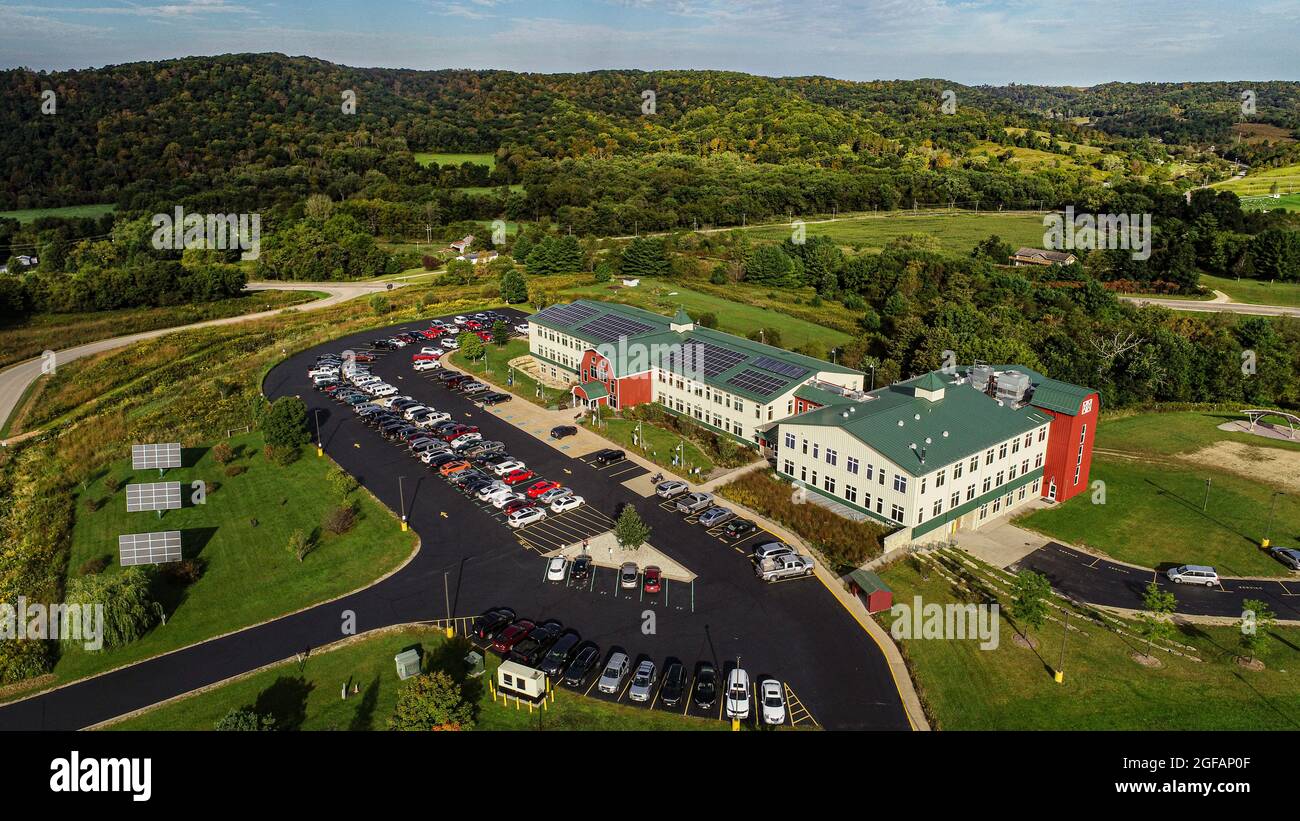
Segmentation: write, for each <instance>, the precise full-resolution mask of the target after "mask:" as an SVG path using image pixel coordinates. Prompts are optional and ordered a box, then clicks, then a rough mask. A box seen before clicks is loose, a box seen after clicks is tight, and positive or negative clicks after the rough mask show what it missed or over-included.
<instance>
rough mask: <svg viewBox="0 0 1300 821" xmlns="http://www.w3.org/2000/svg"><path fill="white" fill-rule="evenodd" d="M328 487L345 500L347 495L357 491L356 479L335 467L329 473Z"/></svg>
mask: <svg viewBox="0 0 1300 821" xmlns="http://www.w3.org/2000/svg"><path fill="white" fill-rule="evenodd" d="M329 483H330V487H332V488H334V492H335V493H337V494H338V495H339V496H340V497H343V498H347V496H348V494H350V493H351V492H352V491H354V490H356V489H357V479H356V477H355V476H353V475H352V474H351V473H348V472H347V471H346V470H344V469H343V468H340V467H335V468H334V469H333V470H331V471H330V473H329Z"/></svg>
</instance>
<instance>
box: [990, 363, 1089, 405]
mask: <svg viewBox="0 0 1300 821" xmlns="http://www.w3.org/2000/svg"><path fill="white" fill-rule="evenodd" d="M992 367H993V370H995V371H1018V372H1020V373H1023V374H1025V375H1026V376H1028V377H1029V382H1030V384H1032V385H1033V386H1034V392H1033V394H1032V395H1031V396H1030V397H1029V404H1031V405H1034V406H1035V407H1039V408H1046V409H1047V410H1051V411H1056V412H1057V413H1065V414H1069V415H1070V416H1074V415H1075V414H1077V413H1078V412H1079V405H1080V404H1082V403H1083V400H1085V399H1087V398H1088V397H1089V396H1092V395H1093V394H1094V393H1096V391H1095V390H1093V389H1092V388H1085V387H1082V386H1080V385H1073V384H1071V383H1069V382H1062V381H1060V380H1059V379H1049V378H1048V377H1046V376H1043V375H1042V374H1041V373H1039V372H1038V371H1035V370H1034V369H1032V368H1026V367H1025V366H1024V365H993V366H992Z"/></svg>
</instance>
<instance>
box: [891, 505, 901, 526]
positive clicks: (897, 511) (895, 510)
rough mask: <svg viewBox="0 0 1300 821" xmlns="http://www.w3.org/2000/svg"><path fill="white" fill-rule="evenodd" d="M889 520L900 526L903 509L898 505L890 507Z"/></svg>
mask: <svg viewBox="0 0 1300 821" xmlns="http://www.w3.org/2000/svg"><path fill="white" fill-rule="evenodd" d="M889 518H891V519H893V520H894V521H895V522H898V523H899V524H900V525H901V524H902V523H903V509H902V508H901V507H899V506H898V505H890V506H889Z"/></svg>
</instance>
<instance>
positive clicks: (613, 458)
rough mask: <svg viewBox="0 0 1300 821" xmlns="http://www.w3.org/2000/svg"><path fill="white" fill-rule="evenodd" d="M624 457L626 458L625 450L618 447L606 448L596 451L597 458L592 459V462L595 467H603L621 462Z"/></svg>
mask: <svg viewBox="0 0 1300 821" xmlns="http://www.w3.org/2000/svg"><path fill="white" fill-rule="evenodd" d="M624 458H626V455H625V454H624V453H623V451H621V450H618V449H617V448H605V449H604V450H602V451H599V452H597V453H596V458H594V459H592V460H591V464H592V466H593V467H598V468H603V467H607V466H609V465H612V464H614V463H615V462H621V461H623V459H624Z"/></svg>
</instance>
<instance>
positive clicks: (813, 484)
mask: <svg viewBox="0 0 1300 821" xmlns="http://www.w3.org/2000/svg"><path fill="white" fill-rule="evenodd" d="M810 484H812V486H813V487H817V471H815V470H814V471H813V472H812V481H811V482H810Z"/></svg>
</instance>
